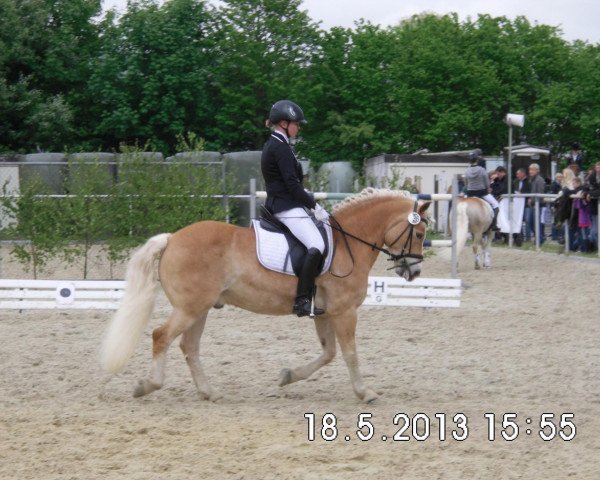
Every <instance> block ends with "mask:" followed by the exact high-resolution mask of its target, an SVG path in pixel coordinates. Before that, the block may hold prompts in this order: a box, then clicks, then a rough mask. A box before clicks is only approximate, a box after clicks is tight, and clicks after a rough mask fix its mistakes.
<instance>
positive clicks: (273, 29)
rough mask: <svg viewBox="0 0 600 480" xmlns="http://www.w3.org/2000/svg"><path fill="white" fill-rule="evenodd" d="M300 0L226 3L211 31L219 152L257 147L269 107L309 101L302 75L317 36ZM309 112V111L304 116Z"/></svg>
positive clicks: (212, 135)
mask: <svg viewBox="0 0 600 480" xmlns="http://www.w3.org/2000/svg"><path fill="white" fill-rule="evenodd" d="M301 3H302V2H301V0H226V1H225V2H224V6H223V7H222V8H220V9H219V11H218V17H217V18H218V23H217V28H216V32H215V36H216V43H215V54H216V55H215V59H216V60H215V61H216V65H215V69H214V86H215V90H216V91H215V93H216V99H217V100H216V102H215V105H214V111H215V119H214V120H215V121H214V123H213V125H212V127H211V128H210V129H208V130H207V133H206V136H207V138H208V139H212V141H214V142H216V143H217V145H218V147H219V148H220V149H223V150H234V149H260V148H262V145H263V143H264V140H265V137H266V134H265V128H264V122H265V119H266V118H267V115H268V112H269V109H270V106H271V105H272V104H273V103H274V102H275V101H277V100H280V99H283V98H289V99H292V100H294V101H296V102H297V103H299V104H303V101H304V100H305V99H307V98H308V97H309V95H308V94H307V93H306V92H307V91H308V90H310V88H311V85H310V83H309V81H308V79H306V77H305V71H306V68H307V66H308V65H310V63H311V61H312V59H313V56H314V52H315V48H316V40H317V38H318V35H319V30H318V27H317V25H316V24H315V23H314V22H312V21H311V20H310V18H309V17H308V14H307V12H306V11H304V10H302V9H301ZM306 113H307V114H309V112H306Z"/></svg>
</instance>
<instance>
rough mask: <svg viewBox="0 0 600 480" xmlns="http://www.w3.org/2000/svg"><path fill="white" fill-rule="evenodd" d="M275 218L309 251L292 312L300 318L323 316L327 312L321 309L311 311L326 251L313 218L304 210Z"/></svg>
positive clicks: (281, 214)
mask: <svg viewBox="0 0 600 480" xmlns="http://www.w3.org/2000/svg"><path fill="white" fill-rule="evenodd" d="M275 216H276V217H277V219H278V220H279V221H281V222H282V223H283V224H285V226H286V227H288V228H289V229H290V231H291V232H292V233H293V234H294V236H295V237H296V238H297V239H298V240H300V241H301V242H302V244H303V245H304V246H305V247H306V249H307V250H308V252H307V254H306V258H305V260H304V265H303V266H302V269H301V270H300V275H299V277H298V289H297V291H296V301H295V303H294V306H293V308H292V312H293V313H295V314H296V315H298V316H299V317H302V316H306V315H310V314H311V313H312V314H314V315H323V314H324V313H325V311H324V310H323V309H321V308H317V307H313V308H312V311H311V304H312V299H313V297H314V293H315V278H316V277H317V275H318V274H319V265H320V264H321V260H322V258H323V252H324V251H325V242H324V241H323V237H322V236H321V233H320V232H319V229H318V228H317V226H316V225H315V224H314V222H313V221H312V218H311V217H310V216H309V215H308V213H306V211H305V210H304V209H302V208H293V209H291V210H287V211H285V212H281V213H277V214H275Z"/></svg>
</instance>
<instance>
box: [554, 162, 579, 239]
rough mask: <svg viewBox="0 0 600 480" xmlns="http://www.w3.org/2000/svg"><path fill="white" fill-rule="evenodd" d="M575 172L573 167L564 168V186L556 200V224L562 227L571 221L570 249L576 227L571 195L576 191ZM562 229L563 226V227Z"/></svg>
mask: <svg viewBox="0 0 600 480" xmlns="http://www.w3.org/2000/svg"><path fill="white" fill-rule="evenodd" d="M575 180H576V177H575V174H574V173H573V170H572V169H571V168H565V169H564V170H563V181H562V188H561V190H560V192H559V193H558V198H557V199H556V200H555V201H554V224H555V225H556V226H557V227H558V228H560V227H561V226H562V225H563V223H564V222H569V250H572V249H573V247H574V244H573V241H574V237H575V229H573V228H572V227H573V225H572V224H571V219H572V210H573V208H572V207H573V201H572V200H571V195H573V194H574V193H576V192H575ZM561 230H562V228H561ZM558 243H561V244H562V243H564V237H562V238H559V240H558Z"/></svg>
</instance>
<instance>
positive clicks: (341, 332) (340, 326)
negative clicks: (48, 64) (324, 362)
mask: <svg viewBox="0 0 600 480" xmlns="http://www.w3.org/2000/svg"><path fill="white" fill-rule="evenodd" d="M357 318H358V314H357V312H356V309H352V310H348V311H346V312H345V313H343V314H341V315H337V316H335V317H332V318H331V323H332V325H333V329H334V330H335V335H336V337H337V340H338V343H339V344H340V349H341V350H342V355H343V356H344V360H345V361H346V365H347V366H348V372H349V373H350V381H351V382H352V388H353V390H354V393H356V396H357V397H358V398H360V399H361V400H364V401H365V402H366V403H370V402H372V401H374V400H375V399H377V397H379V395H378V394H377V393H375V391H374V390H372V389H370V388H369V387H367V386H365V384H364V381H363V378H362V375H361V373H360V369H359V367H358V354H357V353H356V322H357Z"/></svg>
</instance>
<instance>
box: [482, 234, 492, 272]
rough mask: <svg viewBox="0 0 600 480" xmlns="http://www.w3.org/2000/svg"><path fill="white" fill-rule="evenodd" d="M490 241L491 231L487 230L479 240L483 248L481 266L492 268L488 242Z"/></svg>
mask: <svg viewBox="0 0 600 480" xmlns="http://www.w3.org/2000/svg"><path fill="white" fill-rule="evenodd" d="M491 241H492V232H491V231H489V232H487V233H486V234H485V235H484V236H483V238H482V240H481V248H482V249H483V268H492V252H490V243H491Z"/></svg>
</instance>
